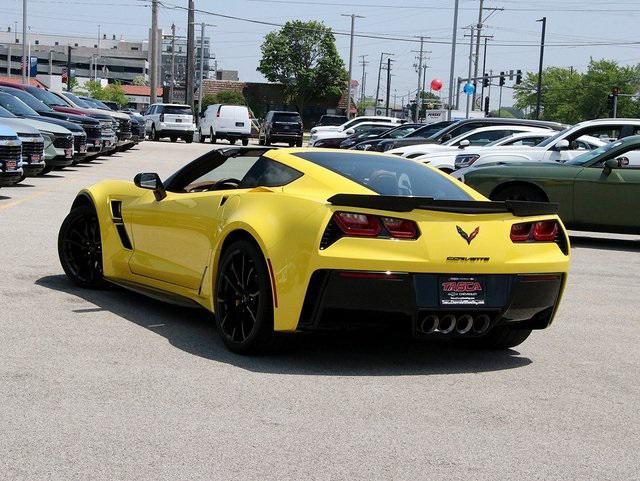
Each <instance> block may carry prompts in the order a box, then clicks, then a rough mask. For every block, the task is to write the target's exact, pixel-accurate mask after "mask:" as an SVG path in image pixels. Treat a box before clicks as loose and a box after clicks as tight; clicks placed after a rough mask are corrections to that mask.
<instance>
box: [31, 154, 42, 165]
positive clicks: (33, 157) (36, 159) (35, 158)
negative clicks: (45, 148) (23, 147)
mask: <svg viewBox="0 0 640 481" xmlns="http://www.w3.org/2000/svg"><path fill="white" fill-rule="evenodd" d="M31 162H32V163H33V162H42V155H40V154H32V155H31Z"/></svg>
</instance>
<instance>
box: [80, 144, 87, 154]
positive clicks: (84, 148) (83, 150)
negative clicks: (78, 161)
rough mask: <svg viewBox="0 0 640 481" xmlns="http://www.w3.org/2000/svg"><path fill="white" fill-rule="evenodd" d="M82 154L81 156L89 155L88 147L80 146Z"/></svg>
mask: <svg viewBox="0 0 640 481" xmlns="http://www.w3.org/2000/svg"><path fill="white" fill-rule="evenodd" d="M80 153H81V154H86V153H87V146H86V145H81V146H80Z"/></svg>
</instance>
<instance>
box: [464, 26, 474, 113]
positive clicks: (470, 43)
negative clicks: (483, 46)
mask: <svg viewBox="0 0 640 481" xmlns="http://www.w3.org/2000/svg"><path fill="white" fill-rule="evenodd" d="M469 30H470V31H471V34H470V35H469V76H468V77H467V83H471V66H472V64H473V32H474V30H475V27H473V26H471V27H469ZM465 93H466V92H465ZM470 107H471V95H468V94H467V113H466V118H467V119H468V118H469V110H470Z"/></svg>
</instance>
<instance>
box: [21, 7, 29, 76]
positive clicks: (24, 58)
mask: <svg viewBox="0 0 640 481" xmlns="http://www.w3.org/2000/svg"><path fill="white" fill-rule="evenodd" d="M27 68H28V66H27V0H22V83H23V84H26V83H27Z"/></svg>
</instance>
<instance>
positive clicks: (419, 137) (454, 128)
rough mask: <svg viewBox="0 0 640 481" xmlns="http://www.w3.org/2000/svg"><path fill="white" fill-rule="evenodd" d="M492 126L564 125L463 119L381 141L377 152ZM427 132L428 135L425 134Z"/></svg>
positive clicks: (558, 127) (434, 141)
mask: <svg viewBox="0 0 640 481" xmlns="http://www.w3.org/2000/svg"><path fill="white" fill-rule="evenodd" d="M492 125H526V126H529V127H539V128H542V129H551V130H558V131H559V130H564V129H566V128H567V126H566V125H563V124H560V123H558V122H546V121H543V120H528V119H506V118H499V117H487V118H483V119H465V120H460V121H459V122H455V123H453V124H451V125H449V126H448V127H444V128H443V129H441V130H439V131H437V132H435V133H433V130H432V129H433V126H431V125H426V126H424V127H423V128H421V129H418V130H416V131H414V132H413V133H411V134H409V135H408V136H406V137H403V138H401V139H389V140H383V141H381V142H380V143H379V144H378V146H377V147H378V149H377V150H378V151H379V152H386V151H387V150H391V149H396V148H398V147H406V146H407V145H418V144H441V143H442V142H446V141H447V140H451V139H452V138H454V137H457V136H458V135H461V134H464V133H465V132H469V131H471V130H475V129H479V128H480V127H490V126H492ZM427 132H428V134H427Z"/></svg>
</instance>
